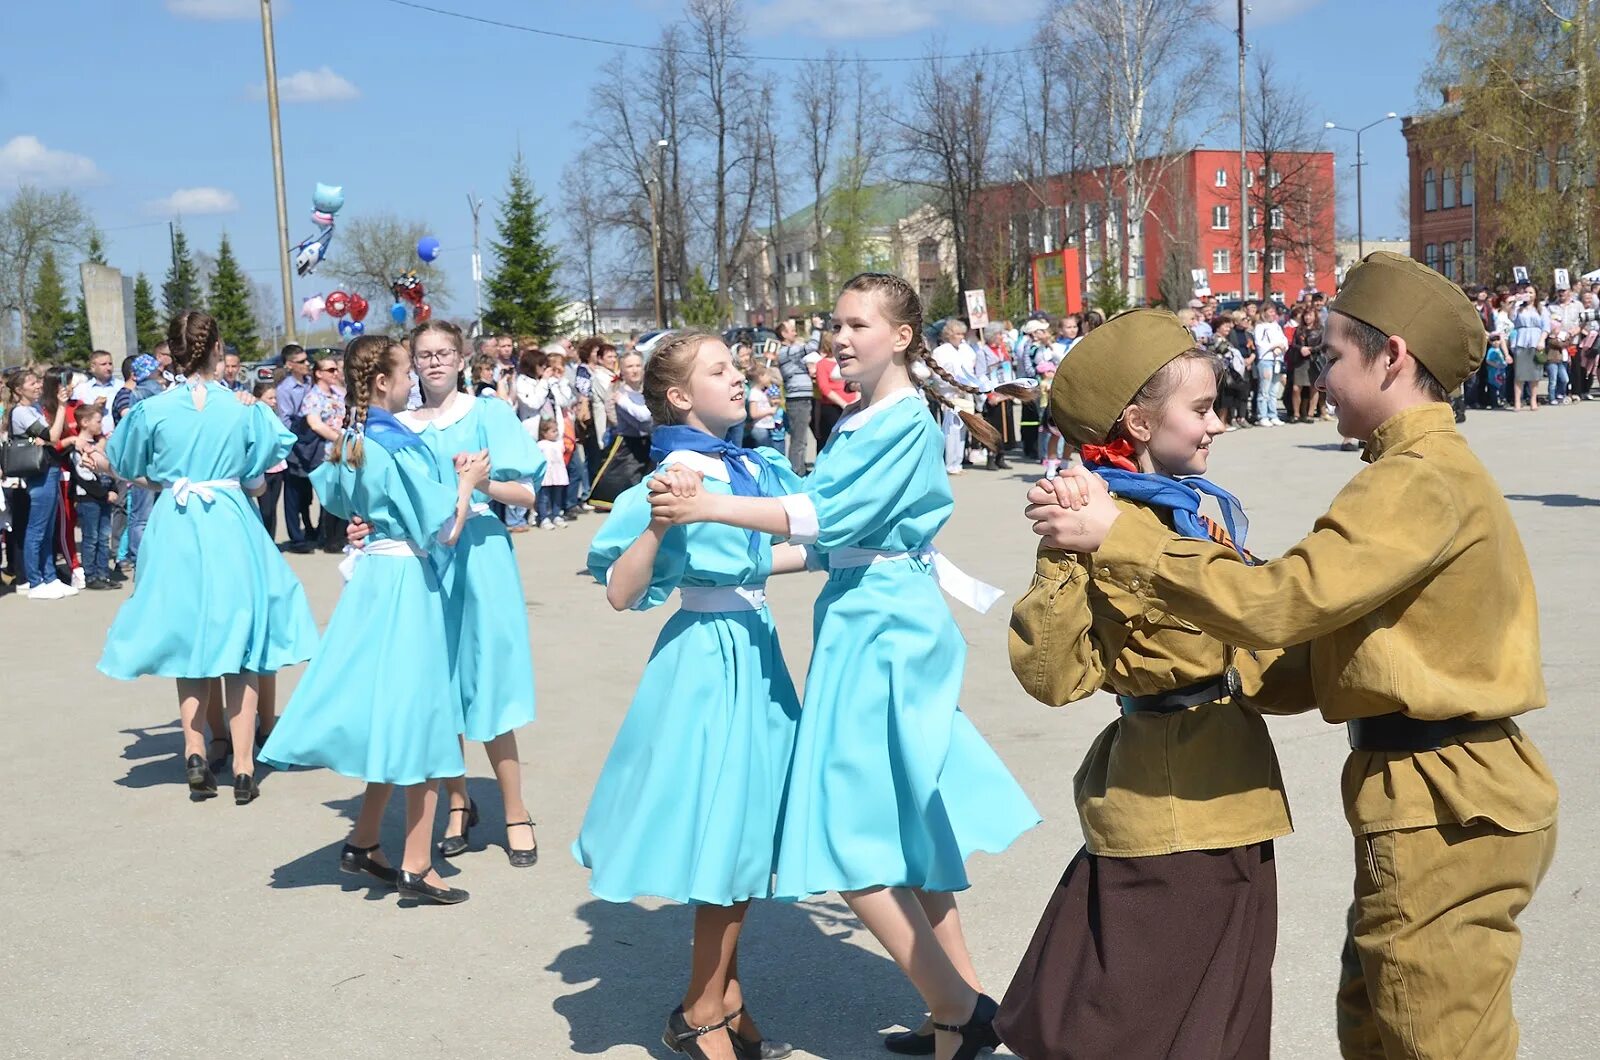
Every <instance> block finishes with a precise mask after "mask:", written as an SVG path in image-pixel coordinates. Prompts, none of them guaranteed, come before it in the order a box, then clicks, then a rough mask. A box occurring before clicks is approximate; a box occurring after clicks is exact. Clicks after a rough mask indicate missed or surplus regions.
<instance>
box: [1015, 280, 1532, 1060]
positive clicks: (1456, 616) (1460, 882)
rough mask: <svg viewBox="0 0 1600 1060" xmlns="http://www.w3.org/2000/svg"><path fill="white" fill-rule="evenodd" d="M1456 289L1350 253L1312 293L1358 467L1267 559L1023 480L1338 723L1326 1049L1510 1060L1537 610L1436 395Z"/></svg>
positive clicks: (1087, 547) (1116, 573)
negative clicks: (1257, 655)
mask: <svg viewBox="0 0 1600 1060" xmlns="http://www.w3.org/2000/svg"><path fill="white" fill-rule="evenodd" d="M1484 348H1485V334H1484V331H1483V327H1482V324H1481V322H1480V321H1479V320H1478V316H1477V314H1476V313H1475V312H1474V310H1473V307H1472V303H1471V301H1470V300H1468V299H1467V297H1466V295H1465V294H1464V293H1463V292H1462V291H1461V289H1460V288H1459V287H1457V286H1455V285H1454V284H1452V283H1450V282H1449V281H1447V280H1446V279H1444V277H1442V276H1440V275H1439V274H1438V273H1437V272H1434V271H1433V270H1431V269H1427V268H1425V267H1423V266H1422V265H1421V264H1419V263H1417V262H1415V261H1413V260H1411V259H1410V258H1405V257H1401V256H1399V255H1394V254H1388V253H1382V252H1379V253H1375V254H1371V255H1368V256H1367V257H1366V258H1365V259H1364V260H1363V261H1362V262H1361V263H1360V264H1359V265H1357V266H1356V267H1355V268H1353V269H1352V270H1351V271H1350V273H1349V275H1348V276H1347V277H1346V280H1345V285H1344V288H1343V290H1342V291H1341V292H1340V294H1339V296H1338V297H1337V298H1336V299H1335V300H1334V302H1333V304H1332V306H1331V312H1330V315H1329V322H1328V329H1327V355H1328V360H1329V366H1328V370H1327V372H1326V373H1325V374H1324V375H1323V376H1322V378H1321V379H1320V380H1319V386H1321V387H1322V388H1323V389H1324V390H1325V391H1327V394H1328V398H1329V401H1330V403H1333V404H1336V405H1337V406H1338V411H1339V431H1340V433H1341V434H1342V435H1344V436H1345V437H1352V438H1359V439H1361V440H1362V441H1364V442H1365V443H1366V453H1365V460H1366V461H1367V467H1365V468H1364V469H1363V470H1362V471H1361V472H1360V473H1359V474H1357V475H1356V476H1355V478H1354V479H1352V480H1351V481H1350V483H1349V484H1348V485H1346V486H1345V488H1344V489H1343V490H1342V491H1341V492H1340V494H1339V495H1338V496H1337V497H1336V498H1335V499H1334V501H1333V504H1332V506H1331V507H1330V508H1329V510H1328V512H1327V513H1326V514H1325V515H1323V516H1322V517H1321V518H1320V519H1318V520H1317V523H1316V525H1315V526H1314V527H1313V529H1312V532H1311V533H1310V535H1308V536H1307V537H1306V538H1305V539H1303V540H1302V541H1301V542H1300V543H1299V544H1297V545H1295V546H1294V547H1293V548H1291V549H1289V550H1288V551H1287V552H1286V553H1285V554H1284V555H1283V556H1282V557H1281V558H1279V559H1276V560H1272V561H1271V562H1268V563H1265V564H1262V565H1260V566H1254V567H1252V566H1246V565H1245V564H1241V563H1239V562H1237V558H1236V556H1235V555H1234V554H1233V552H1232V551H1231V550H1229V549H1226V548H1224V547H1222V546H1219V545H1216V544H1213V543H1210V542H1206V541H1201V540H1195V539H1192V538H1185V537H1179V536H1177V535H1175V534H1173V533H1171V532H1170V531H1168V530H1166V529H1164V528H1162V527H1160V526H1156V525H1154V524H1152V523H1150V522H1149V521H1141V520H1134V519H1128V518H1119V516H1121V515H1122V514H1123V513H1122V511H1121V509H1120V508H1119V506H1118V505H1117V503H1116V501H1115V500H1114V499H1113V498H1112V497H1111V496H1110V495H1109V493H1108V491H1107V490H1106V488H1105V487H1104V485H1103V484H1101V483H1100V481H1099V479H1098V478H1096V477H1095V476H1093V475H1088V474H1083V473H1078V472H1073V473H1069V474H1067V475H1064V476H1062V477H1061V478H1059V479H1056V480H1054V481H1053V482H1050V483H1040V484H1039V485H1038V486H1036V487H1035V488H1034V489H1033V490H1032V491H1031V492H1030V493H1029V501H1030V506H1029V508H1028V516H1029V518H1030V519H1032V520H1033V521H1034V524H1035V526H1034V529H1035V531H1036V532H1037V533H1039V534H1040V535H1041V536H1042V537H1043V539H1044V542H1045V544H1047V545H1049V546H1051V547H1054V548H1061V549H1065V550H1068V551H1073V552H1079V553H1089V552H1094V553H1096V555H1095V556H1094V559H1093V563H1094V564H1095V568H1096V572H1097V574H1099V575H1100V576H1101V577H1102V578H1104V579H1107V580H1109V581H1111V582H1113V583H1116V584H1119V585H1121V586H1122V587H1124V588H1125V589H1126V590H1127V591H1129V592H1131V593H1133V594H1135V595H1136V596H1137V597H1140V598H1142V599H1143V600H1145V601H1146V602H1147V603H1148V604H1149V605H1150V606H1151V607H1154V608H1159V609H1161V610H1163V611H1166V612H1169V613H1171V614H1174V615H1177V616H1179V617H1181V618H1183V619H1186V620H1187V621H1189V622H1191V623H1193V624H1194V625H1195V626H1197V627H1198V628H1200V629H1202V630H1204V631H1205V632H1207V633H1209V634H1211V635H1212V636H1214V637H1217V638H1219V639H1222V640H1224V641H1227V642H1229V643H1232V644H1235V645H1238V646H1240V647H1244V648H1254V649H1268V648H1278V647H1287V646H1290V645H1296V644H1302V643H1307V642H1309V644H1310V653H1311V684H1312V688H1313V690H1314V692H1315V695H1316V700H1317V706H1318V707H1319V709H1320V710H1321V711H1322V713H1323V716H1324V717H1325V718H1326V719H1327V720H1328V721H1330V722H1336V723H1344V724H1345V725H1347V727H1348V729H1349V736H1350V745H1351V748H1352V750H1351V754H1350V757H1349V759H1348V761H1347V762H1346V765H1345V770H1344V777H1343V793H1344V804H1345V813H1346V817H1347V818H1348V820H1349V822H1350V826H1351V829H1352V831H1353V833H1354V836H1355V898H1354V901H1353V903H1352V905H1351V908H1350V919H1349V929H1348V933H1347V936H1346V942H1345V951H1344V962H1343V974H1342V977H1341V982H1340V988H1339V1003H1338V1012H1339V1040H1340V1048H1341V1050H1342V1052H1343V1055H1344V1056H1345V1057H1348V1058H1369V1057H1370V1058H1380V1057H1382V1058H1388V1060H1396V1058H1418V1060H1422V1058H1426V1060H1446V1058H1449V1060H1478V1058H1491V1057H1492V1058H1512V1057H1515V1055H1516V1051H1517V1025H1516V1021H1515V1019H1514V1018H1513V1016H1512V1012H1511V990H1510V987H1511V979H1512V976H1513V974H1514V973H1515V971H1516V964H1517V958H1518V955H1519V952H1520V950H1521V935H1520V932H1519V930H1518V928H1517V925H1516V917H1517V915H1518V914H1519V913H1520V912H1521V911H1522V909H1523V908H1524V907H1525V906H1526V905H1527V903H1528V901H1529V900H1530V899H1531V897H1532V895H1533V892H1534V889H1535V888H1536V887H1537V886H1538V883H1539V881H1540V880H1541V879H1542V878H1543V876H1544V873H1545V870H1546V869H1547V868H1548V867H1549V864H1550V859H1551V857H1552V855H1553V853H1554V848H1555V820H1556V788H1555V782H1554V780H1553V778H1552V777H1551V775H1550V772H1549V770H1548V768H1547V767H1546V766H1545V763H1544V760H1543V758H1542V757H1541V756H1540V754H1539V752H1538V750H1537V749H1536V748H1535V747H1534V745H1533V742H1532V741H1531V740H1530V739H1529V738H1528V737H1527V736H1526V735H1525V734H1524V733H1523V732H1522V731H1521V729H1520V728H1518V726H1517V725H1516V723H1515V722H1514V721H1512V720H1511V719H1512V718H1514V717H1515V716H1516V715H1519V714H1522V713H1524V712H1526V711H1529V710H1535V709H1537V708H1539V707H1542V706H1544V705H1545V702H1546V696H1545V687H1544V679H1543V675H1542V673H1541V669H1540V662H1541V660H1540V651H1539V622H1538V609H1537V605H1536V602H1535V600H1534V591H1533V576H1532V573H1531V572H1530V570H1529V568H1528V561H1527V556H1526V553H1525V552H1524V551H1523V548H1522V542H1521V539H1520V538H1519V537H1518V535H1517V529H1516V526H1515V524H1514V523H1513V522H1512V519H1511V512H1510V509H1509V508H1508V506H1507V505H1506V502H1505V499H1504V497H1503V496H1502V494H1501V492H1500V489H1499V487H1498V486H1496V484H1495V482H1494V480H1493V479H1492V478H1491V477H1490V476H1489V473H1488V471H1487V470H1486V469H1485V468H1484V467H1483V465H1482V464H1481V463H1480V462H1479V461H1478V459H1477V458H1476V457H1475V456H1474V455H1473V453H1472V451H1471V449H1470V448H1469V447H1468V446H1467V443H1466V440H1465V439H1464V438H1463V437H1462V436H1461V434H1460V433H1459V432H1458V431H1457V430H1456V428H1455V423H1454V416H1453V414H1452V412H1451V409H1450V405H1449V394H1450V392H1451V391H1452V390H1454V389H1455V388H1456V387H1458V386H1460V385H1461V383H1462V382H1463V381H1464V380H1465V379H1466V378H1467V377H1468V376H1470V375H1471V373H1472V372H1473V371H1475V370H1476V369H1477V367H1478V365H1479V364H1480V363H1481V362H1482V360H1483V355H1484Z"/></svg>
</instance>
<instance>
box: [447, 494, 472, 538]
mask: <svg viewBox="0 0 1600 1060" xmlns="http://www.w3.org/2000/svg"><path fill="white" fill-rule="evenodd" d="M471 510H472V503H471V498H470V497H468V496H461V497H458V498H456V516H455V518H454V519H452V520H450V532H449V533H447V534H445V536H443V537H441V538H440V539H439V541H440V542H441V543H442V544H443V545H444V547H445V548H453V547H454V546H455V543H456V542H457V541H458V540H459V539H460V538H461V529H462V527H464V526H466V525H467V518H468V516H469V515H470V513H471Z"/></svg>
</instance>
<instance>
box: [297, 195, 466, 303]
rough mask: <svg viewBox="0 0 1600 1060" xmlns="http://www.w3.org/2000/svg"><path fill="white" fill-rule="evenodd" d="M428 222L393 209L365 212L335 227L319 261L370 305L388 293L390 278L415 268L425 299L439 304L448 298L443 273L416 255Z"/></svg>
mask: <svg viewBox="0 0 1600 1060" xmlns="http://www.w3.org/2000/svg"><path fill="white" fill-rule="evenodd" d="M427 234H428V225H427V224H425V223H424V222H422V221H414V220H408V219H406V218H402V217H400V216H398V215H396V214H393V213H377V214H369V215H368V216H365V217H358V218H356V219H354V220H352V221H350V222H349V223H348V224H343V225H340V226H339V236H338V242H337V243H335V244H334V249H333V251H332V252H331V253H329V255H328V260H327V261H326V262H325V263H324V264H323V266H322V267H323V270H324V271H325V272H326V273H327V274H328V276H329V277H330V278H331V279H333V280H334V281H335V282H336V283H338V284H340V285H341V286H342V287H344V289H345V290H347V291H351V292H359V293H360V294H361V295H362V296H363V297H365V298H366V299H367V300H368V301H369V302H372V303H373V304H374V305H381V304H383V302H384V301H386V300H387V299H388V298H389V287H390V285H391V284H392V283H393V282H394V278H395V277H396V276H398V275H400V274H401V273H403V272H406V271H407V270H410V269H415V270H416V272H417V278H418V279H419V280H421V281H422V283H423V287H424V288H425V290H426V291H427V300H428V302H429V303H431V304H439V303H442V302H444V301H446V300H447V299H448V298H449V297H450V292H449V289H448V288H447V287H446V286H445V279H444V273H443V272H442V271H440V270H439V268H438V267H437V266H435V265H432V264H429V263H426V262H423V261H420V260H419V259H418V258H417V241H418V240H419V239H421V238H422V237H423V236H425V235H427Z"/></svg>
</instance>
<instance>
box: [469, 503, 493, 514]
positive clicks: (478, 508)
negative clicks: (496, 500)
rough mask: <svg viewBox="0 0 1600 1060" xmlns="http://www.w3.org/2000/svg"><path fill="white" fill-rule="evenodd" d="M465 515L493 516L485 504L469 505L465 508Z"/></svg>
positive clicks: (491, 510) (491, 509)
mask: <svg viewBox="0 0 1600 1060" xmlns="http://www.w3.org/2000/svg"><path fill="white" fill-rule="evenodd" d="M467 514H469V515H493V514H494V509H493V508H490V507H489V506H488V505H487V504H482V503H479V502H474V503H473V504H472V505H470V506H469V507H468V508H467Z"/></svg>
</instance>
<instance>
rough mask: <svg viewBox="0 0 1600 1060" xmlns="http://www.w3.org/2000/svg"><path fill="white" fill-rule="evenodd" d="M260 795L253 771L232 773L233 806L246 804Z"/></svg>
mask: <svg viewBox="0 0 1600 1060" xmlns="http://www.w3.org/2000/svg"><path fill="white" fill-rule="evenodd" d="M260 797H261V789H260V788H258V787H256V777H255V774H254V773H235V774H234V775H233V804H234V805H235V806H248V805H250V804H251V803H252V802H255V801H256V800H257V799H259V798H260Z"/></svg>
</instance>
